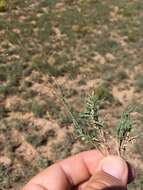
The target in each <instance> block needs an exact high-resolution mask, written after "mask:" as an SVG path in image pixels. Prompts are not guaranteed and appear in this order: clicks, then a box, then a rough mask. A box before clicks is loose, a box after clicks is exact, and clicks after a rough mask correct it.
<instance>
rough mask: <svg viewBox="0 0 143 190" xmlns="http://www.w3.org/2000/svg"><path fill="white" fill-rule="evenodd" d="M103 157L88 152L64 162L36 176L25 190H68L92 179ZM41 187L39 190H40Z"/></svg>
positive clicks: (96, 153) (97, 152)
mask: <svg viewBox="0 0 143 190" xmlns="http://www.w3.org/2000/svg"><path fill="white" fill-rule="evenodd" d="M102 159H103V155H102V154H101V153H100V152H99V151H96V150H93V151H86V152H82V153H80V154H77V155H75V156H71V157H69V158H67V159H65V160H62V161H60V162H58V163H56V164H54V165H52V166H50V167H49V168H47V169H45V170H44V171H43V172H41V173H40V174H38V175H37V176H35V177H34V178H33V179H32V180H31V181H30V182H29V183H28V184H27V185H26V186H25V188H24V189H23V190H34V188H33V189H32V186H36V185H37V189H36V188H35V189H36V190H41V188H42V187H43V189H46V190H47V189H48V190H57V189H58V190H67V189H70V188H71V187H74V186H76V185H78V184H80V183H82V182H84V181H86V180H88V179H89V178H90V176H91V175H92V174H93V173H95V172H96V171H97V169H98V165H99V162H100V161H101V160H102ZM38 186H39V189H38Z"/></svg>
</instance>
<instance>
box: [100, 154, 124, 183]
mask: <svg viewBox="0 0 143 190" xmlns="http://www.w3.org/2000/svg"><path fill="white" fill-rule="evenodd" d="M99 168H100V170H102V171H104V172H106V173H108V174H110V175H111V176H113V177H115V178H117V179H119V180H120V181H121V182H122V183H123V184H124V185H126V184H127V181H128V166H127V164H126V162H125V161H124V160H123V159H122V158H121V157H118V156H107V157H105V158H104V159H103V160H102V161H101V162H100V165H99Z"/></svg>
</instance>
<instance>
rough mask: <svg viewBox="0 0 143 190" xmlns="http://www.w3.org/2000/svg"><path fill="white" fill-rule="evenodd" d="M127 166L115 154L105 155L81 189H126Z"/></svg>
mask: <svg viewBox="0 0 143 190" xmlns="http://www.w3.org/2000/svg"><path fill="white" fill-rule="evenodd" d="M127 179H128V167H127V164H126V162H125V161H124V160H123V159H122V158H120V157H117V156H108V157H105V158H104V159H103V160H102V161H101V162H100V165H99V171H98V172H97V173H96V174H94V175H93V176H92V177H91V178H90V179H89V181H88V182H87V183H86V185H85V186H84V187H83V189H82V190H111V189H112V190H126V185H127Z"/></svg>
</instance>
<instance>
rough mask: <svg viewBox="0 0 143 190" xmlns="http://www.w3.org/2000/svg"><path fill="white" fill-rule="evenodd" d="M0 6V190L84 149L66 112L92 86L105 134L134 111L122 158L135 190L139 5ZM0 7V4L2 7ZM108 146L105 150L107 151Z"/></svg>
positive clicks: (135, 0)
mask: <svg viewBox="0 0 143 190" xmlns="http://www.w3.org/2000/svg"><path fill="white" fill-rule="evenodd" d="M1 2H2V0H0V190H4V189H7V190H17V189H20V188H21V187H22V185H23V184H24V183H26V182H27V181H28V180H29V179H30V178H31V177H32V176H34V175H35V174H37V172H38V171H41V170H42V169H43V168H46V167H47V166H49V165H51V164H52V163H54V162H55V161H57V160H60V159H63V158H65V157H67V156H69V155H71V154H75V153H77V152H80V151H82V150H87V149H90V147H89V146H88V145H85V144H83V143H81V142H80V141H79V139H77V138H76V136H75V135H74V132H73V131H74V130H73V125H72V120H71V118H70V117H69V116H68V114H67V111H66V110H65V108H64V106H63V103H62V101H61V97H60V93H59V89H58V88H57V85H56V83H55V80H56V81H57V82H58V84H59V86H60V87H61V88H62V92H63V94H64V96H65V98H66V100H67V102H68V104H69V105H70V108H71V110H72V113H73V114H74V115H78V113H79V112H80V111H81V110H83V105H84V102H85V98H86V96H87V95H88V94H89V92H90V91H91V89H93V88H96V91H97V94H98V95H100V96H104V97H106V98H107V99H108V103H107V104H106V105H105V106H103V108H102V111H103V113H104V114H103V115H104V119H105V121H106V122H107V123H108V126H109V127H110V128H111V129H114V126H115V123H116V121H117V119H118V118H119V116H120V113H121V112H122V111H123V110H124V109H125V108H126V107H127V106H128V105H133V106H135V105H136V107H137V112H136V116H137V124H136V125H135V129H134V131H133V133H134V134H133V135H135V134H136V133H138V134H140V137H138V139H137V140H136V142H135V143H134V144H132V145H128V146H129V148H128V152H127V156H126V159H127V160H129V161H130V162H131V163H132V164H133V165H134V166H135V168H136V170H137V176H138V177H137V179H136V180H135V182H134V183H132V184H131V185H130V186H129V189H134V190H141V189H143V142H142V129H143V128H142V127H143V116H142V114H143V1H141V0H132V1H130V0H126V1H124V0H120V1H118V0H108V1H107V0H102V1H100V0H39V1H37V0H23V1H20V0H13V1H5V3H4V4H1ZM3 2H4V1H3ZM111 148H112V147H111Z"/></svg>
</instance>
